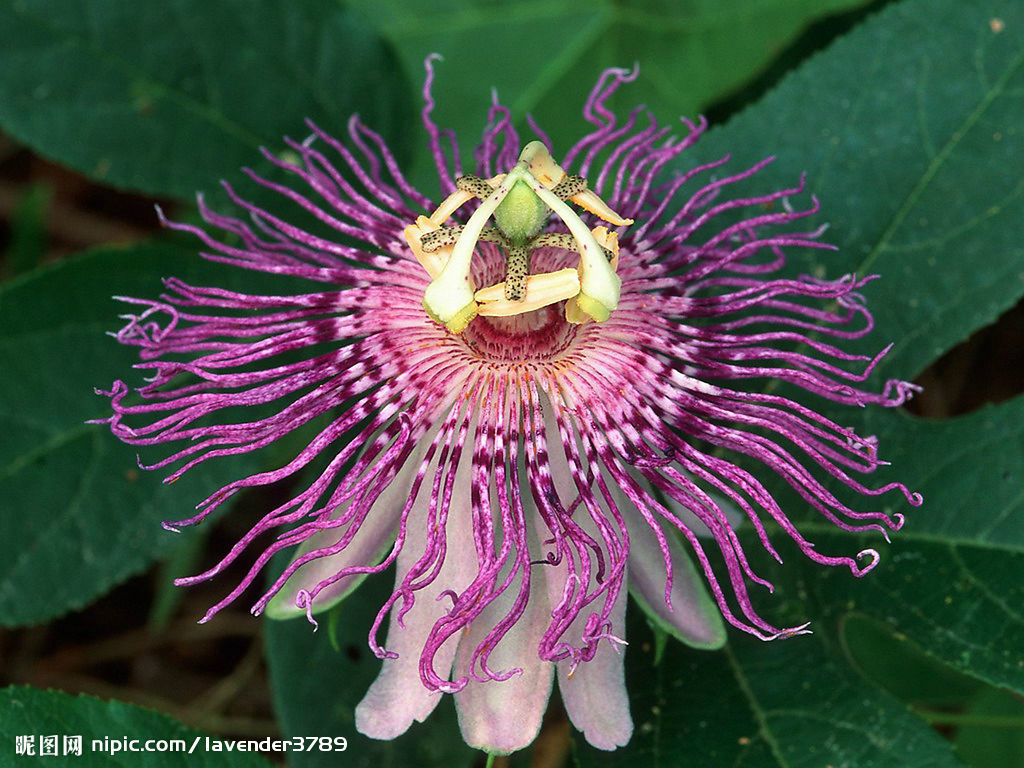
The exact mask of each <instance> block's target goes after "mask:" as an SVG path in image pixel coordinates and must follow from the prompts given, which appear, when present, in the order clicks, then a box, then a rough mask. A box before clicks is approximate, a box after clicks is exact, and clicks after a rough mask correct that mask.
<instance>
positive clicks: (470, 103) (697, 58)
mask: <svg viewBox="0 0 1024 768" xmlns="http://www.w3.org/2000/svg"><path fill="white" fill-rule="evenodd" d="M863 4H864V0H769V1H768V2H757V3H752V2H748V1H747V0H727V2H721V0H717V1H716V0H698V1H697V2H687V3H678V2H663V1H662V2H659V0H640V1H638V2H631V3H625V2H621V0H600V1H599V2H590V3H585V4H581V3H574V2H570V0H553V1H551V0H548V1H545V2H536V1H535V2H520V3H503V2H499V1H498V0H471V1H469V2H467V0H445V1H444V2H440V3H429V4H426V3H421V2H416V0H385V2H378V1H377V0H372V2H371V0H354V2H352V3H351V5H352V7H353V8H356V9H358V10H361V11H362V13H363V14H364V16H365V18H366V19H367V21H368V22H370V23H371V24H374V25H375V26H377V28H378V29H380V30H381V31H382V32H383V34H384V35H385V36H386V37H387V38H388V39H389V40H391V41H392V43H393V44H394V46H395V49H396V50H397V51H398V53H399V56H400V57H401V60H402V63H403V65H404V66H405V71H406V74H407V76H408V78H409V79H410V80H412V82H419V81H420V80H421V79H422V77H423V71H424V70H423V60H424V58H425V57H426V56H427V55H428V54H431V53H440V54H442V55H443V56H444V62H442V63H439V64H438V65H437V80H436V83H437V86H436V89H435V97H436V98H437V102H438V104H437V113H436V115H435V118H436V119H437V121H438V123H439V124H440V125H442V126H444V127H451V128H454V129H455V132H456V135H458V136H459V137H460V138H461V140H462V142H463V146H464V148H466V149H467V150H468V148H469V147H470V146H472V145H473V144H475V142H476V141H477V140H478V138H479V136H480V134H481V131H482V130H483V127H484V117H485V115H486V112H487V108H488V107H489V106H490V101H489V99H490V88H491V87H494V88H495V89H496V90H497V92H498V93H499V95H500V96H501V97H502V98H503V100H504V102H505V103H507V104H509V105H510V107H511V109H512V113H513V119H514V120H516V121H517V123H519V124H522V121H523V118H524V116H525V115H526V114H527V113H532V114H533V115H534V117H536V118H537V119H538V121H539V122H540V124H541V125H542V126H543V127H544V129H545V130H546V131H547V132H548V133H549V135H550V136H551V138H552V140H553V141H554V144H555V147H556V150H560V151H564V150H565V148H567V147H568V146H570V145H571V144H573V143H575V141H576V140H577V139H578V138H579V137H580V135H581V128H582V126H583V125H584V123H583V122H582V120H581V119H580V116H579V115H580V112H579V110H580V108H581V107H582V105H583V102H584V100H585V98H586V95H587V93H588V92H589V90H590V89H591V88H592V87H593V84H594V82H595V80H596V78H597V76H598V74H599V73H600V72H601V70H602V69H604V68H606V67H632V66H633V64H634V63H639V64H640V77H639V80H638V81H637V83H636V85H635V86H634V87H632V88H631V89H630V90H629V91H628V93H624V94H623V95H622V97H621V98H617V99H616V100H615V101H616V106H618V107H620V108H624V109H626V110H628V109H629V108H631V107H633V106H635V105H636V104H638V103H643V104H646V105H647V106H648V107H650V108H651V109H653V110H654V111H655V113H657V114H659V116H660V117H661V118H662V119H664V120H674V119H675V117H676V116H677V115H680V114H688V115H696V114H697V113H698V112H699V111H700V110H701V109H703V108H706V107H707V106H708V105H709V104H710V102H711V101H713V100H714V99H717V98H721V97H722V96H723V95H725V94H726V93H728V92H729V91H731V90H733V89H735V88H737V87H739V86H740V85H742V84H743V83H744V82H746V81H747V80H749V79H750V78H751V77H753V76H754V75H755V74H756V73H757V72H759V71H760V70H761V69H762V68H763V67H764V66H765V65H766V64H767V63H768V62H769V61H770V60H771V59H772V57H773V56H775V55H776V54H777V53H778V51H779V50H780V48H781V47H782V46H783V45H785V44H786V42H788V41H789V40H791V39H792V38H793V37H794V36H795V35H796V34H797V33H798V32H799V31H800V30H801V29H802V28H803V27H804V26H805V25H806V24H807V23H809V22H810V21H811V20H812V19H815V18H817V17H819V16H822V15H825V14H828V13H832V12H836V11H840V10H845V9H849V8H854V7H858V6H861V5H863ZM427 164H428V165H429V163H427ZM431 191H432V190H431Z"/></svg>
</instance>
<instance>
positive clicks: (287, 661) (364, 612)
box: [266, 574, 480, 768]
mask: <svg viewBox="0 0 1024 768" xmlns="http://www.w3.org/2000/svg"><path fill="white" fill-rule="evenodd" d="M390 587H391V576H390V574H389V575H387V576H376V577H373V578H371V579H369V580H368V581H367V583H366V584H364V585H363V586H362V587H360V589H359V592H358V593H357V594H356V595H354V596H353V597H350V598H349V599H348V600H346V601H345V603H344V606H343V607H342V608H339V609H337V610H336V612H335V614H334V616H333V618H331V619H324V618H321V620H320V630H319V632H316V633H314V632H313V627H312V626H311V625H310V624H309V623H308V622H306V621H304V620H303V619H293V620H291V621H267V622H266V632H267V635H266V637H267V644H266V648H267V662H268V664H269V666H270V679H271V683H272V686H273V690H274V707H275V709H276V710H277V715H278V718H279V719H280V721H281V728H282V730H283V731H284V733H285V735H287V736H298V735H302V734H310V733H324V734H338V733H340V734H344V735H345V736H346V737H348V740H349V744H350V753H349V754H348V755H346V762H345V765H352V766H359V768H399V767H400V766H410V767H412V766H421V765H444V766H448V768H460V767H463V768H469V767H470V766H472V765H474V764H475V761H476V758H477V757H479V756H480V755H479V753H477V752H474V751H473V750H471V749H470V748H469V747H467V746H466V745H465V744H464V743H463V742H462V739H461V737H460V736H459V735H458V728H457V726H456V724H455V710H454V708H453V707H452V703H451V701H450V700H448V699H450V697H445V699H446V700H445V701H442V702H441V704H440V706H439V707H438V708H437V710H436V711H435V712H434V713H433V714H432V715H431V716H430V719H429V720H428V721H427V723H425V724H422V725H421V724H418V723H417V724H414V725H413V727H412V728H411V729H409V731H408V732H407V733H406V734H404V735H403V736H400V737H399V738H397V739H395V740H393V741H375V740H373V739H369V738H367V737H365V736H363V735H362V734H360V733H358V732H357V731H356V729H355V716H354V712H355V707H356V704H358V703H359V700H360V699H362V697H363V695H364V694H365V693H366V690H367V689H368V688H369V687H370V683H372V682H373V679H374V678H375V677H376V676H377V672H378V671H379V670H380V662H379V661H378V660H377V659H376V658H375V657H374V656H373V654H371V653H370V649H369V647H368V646H367V644H366V636H367V632H368V631H369V629H370V626H371V625H372V624H373V617H374V616H375V615H376V613H377V610H378V609H379V608H380V606H381V605H382V604H383V603H384V601H385V600H386V599H387V597H388V595H389V594H390V591H389V589H390ZM328 621H330V624H328ZM311 670H313V673H312V674H311ZM291 760H292V762H291V763H290V765H291V766H292V768H310V767H312V766H333V765H337V760H336V758H335V757H332V756H331V755H324V754H318V753H315V752H310V753H306V754H303V755H293V756H292V758H291Z"/></svg>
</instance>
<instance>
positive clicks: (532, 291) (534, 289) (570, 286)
mask: <svg viewBox="0 0 1024 768" xmlns="http://www.w3.org/2000/svg"><path fill="white" fill-rule="evenodd" d="M579 292H580V275H579V272H578V271H577V270H575V269H572V268H571V267H570V268H567V269H560V270H558V271H557V272H543V273H541V274H539V275H530V276H529V277H528V278H526V293H525V294H524V295H523V298H522V300H520V301H509V300H508V299H506V298H505V284H504V283H498V284H497V285H492V286H490V287H488V288H482V289H481V290H479V291H477V292H476V300H477V302H479V307H478V308H477V311H478V312H479V313H480V314H481V315H485V316H489V317H507V316H509V315H519V314H522V313H523V312H529V311H531V310H534V309H540V308H541V307H546V306H548V305H549V304H557V303H558V302H559V301H564V300H565V299H569V298H572V297H573V296H575V295H576V294H577V293H579Z"/></svg>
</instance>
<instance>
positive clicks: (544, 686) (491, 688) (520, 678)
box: [455, 568, 554, 754]
mask: <svg viewBox="0 0 1024 768" xmlns="http://www.w3.org/2000/svg"><path fill="white" fill-rule="evenodd" d="M533 578H534V581H533V583H532V584H531V593H530V599H529V602H528V603H527V606H526V610H525V611H524V612H523V615H522V616H520V617H519V619H518V621H516V623H515V624H514V625H513V626H512V628H511V629H510V630H509V631H508V634H506V635H505V637H504V638H503V639H502V640H501V642H500V643H498V645H497V646H496V647H495V649H494V650H493V651H492V652H491V655H490V657H489V659H488V667H489V668H490V669H491V670H493V671H494V672H504V671H507V670H510V669H515V668H520V669H522V672H521V673H520V674H518V675H515V676H513V677H511V678H510V679H508V680H504V681H493V680H492V681H487V682H478V681H476V680H470V681H469V684H468V685H467V686H466V687H465V688H464V689H462V690H461V691H459V692H458V693H456V694H455V709H456V711H457V712H458V714H459V727H460V728H461V729H462V737H463V738H464V739H465V741H466V743H467V744H468V745H469V746H471V747H473V748H474V749H482V750H484V751H485V752H490V753H493V754H508V753H509V752H515V751H516V750H519V749H523V748H524V747H527V746H529V745H530V744H531V743H532V742H533V740H534V739H535V738H536V737H537V733H538V732H539V731H540V725H541V720H543V718H544V710H545V709H546V708H547V703H548V698H549V697H550V695H551V685H552V678H553V675H552V673H553V672H554V665H553V664H551V663H550V662H547V661H542V660H541V659H540V658H539V657H538V656H537V647H538V645H539V644H540V639H541V636H542V635H543V634H544V630H545V629H547V625H548V621H549V619H550V612H551V605H550V603H548V599H547V593H546V585H545V583H544V578H543V575H542V573H541V571H540V570H539V569H537V568H535V569H534V576H533ZM517 591H518V590H517V585H513V586H512V587H510V588H509V589H507V590H506V591H505V592H504V593H502V594H501V595H500V596H498V597H497V598H496V599H495V600H494V602H492V603H491V604H490V605H489V606H487V608H486V609H484V611H483V613H481V614H480V616H479V617H478V618H477V619H476V620H475V621H474V622H473V624H472V625H471V626H470V628H469V631H468V632H467V633H466V634H465V635H463V637H462V639H461V640H460V641H459V653H458V656H457V657H456V662H455V669H456V670H457V671H458V674H464V673H465V672H466V671H467V670H468V669H469V665H470V660H471V658H472V655H473V651H475V650H476V648H477V646H478V645H479V644H480V642H481V641H483V639H484V637H485V636H486V635H487V633H488V632H489V631H490V630H491V629H492V628H493V627H494V625H495V624H496V623H497V622H499V621H500V620H501V619H502V618H503V617H504V616H505V615H506V614H507V613H508V611H509V610H510V609H511V608H512V604H513V603H514V602H515V598H516V594H517Z"/></svg>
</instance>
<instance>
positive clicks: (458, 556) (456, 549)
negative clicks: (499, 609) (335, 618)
mask: <svg viewBox="0 0 1024 768" xmlns="http://www.w3.org/2000/svg"><path fill="white" fill-rule="evenodd" d="M473 442H474V441H473V430H472V429H471V431H470V433H469V436H468V437H467V440H466V445H467V450H464V451H463V454H462V457H461V461H460V463H459V469H458V472H457V473H456V477H455V486H454V488H453V491H452V502H451V505H450V508H449V510H448V520H447V524H446V527H445V531H446V536H447V544H448V548H447V552H446V554H445V559H444V564H443V565H442V567H441V570H440V573H439V574H438V575H437V578H435V579H434V581H433V582H432V583H431V584H429V585H428V586H426V587H424V588H423V589H420V590H418V591H417V592H416V602H415V605H414V606H413V607H412V609H411V610H410V611H409V612H408V613H406V614H405V617H404V623H405V627H404V628H402V627H400V626H399V625H398V621H397V613H398V610H397V609H398V608H400V607H401V601H399V603H398V605H397V606H396V610H393V611H392V612H391V617H390V626H389V628H388V636H387V643H386V644H385V648H386V649H387V650H388V651H392V652H395V653H397V654H398V658H396V659H385V660H384V662H383V665H382V667H381V671H380V674H379V675H378V676H377V679H376V680H374V682H373V684H372V685H371V686H370V689H369V690H368V691H367V692H366V696H364V697H363V700H362V701H361V702H359V705H358V706H357V707H356V713H355V714H356V729H357V730H358V731H359V732H360V733H362V734H363V735H365V736H369V737H370V738H374V739H393V738H395V737H396V736H400V735H401V734H403V733H405V731H406V730H408V728H409V726H410V725H412V724H413V722H414V721H419V722H422V721H423V720H425V719H426V718H427V716H428V715H429V714H430V713H431V712H432V711H433V710H434V707H436V706H437V704H438V702H439V701H440V700H441V696H442V694H441V693H440V692H439V691H431V690H429V689H428V688H427V687H426V686H425V685H424V684H423V681H422V680H421V679H420V673H419V663H420V655H421V652H422V651H423V646H424V644H425V642H426V639H427V636H428V635H429V634H430V630H431V629H432V628H433V626H434V623H435V622H436V621H437V620H438V619H439V618H441V617H442V616H443V615H444V614H445V613H447V612H448V609H449V608H450V606H451V601H450V600H448V599H447V598H444V599H441V600H438V599H437V597H438V595H440V594H441V593H442V592H444V591H445V590H449V589H450V590H454V591H455V592H461V591H463V590H464V589H465V588H466V587H467V586H468V585H469V583H470V582H471V581H472V580H473V578H474V577H475V576H476V574H477V571H478V569H479V567H478V563H477V557H476V551H475V550H474V548H473V545H472V539H471V537H470V536H469V534H468V532H469V531H472V530H473V520H472V515H471V512H470V459H471V454H472V445H473ZM435 464H436V461H435ZM432 468H433V465H432ZM433 476H434V472H432V471H428V473H427V476H426V479H425V480H424V483H423V486H421V488H420V492H419V494H418V495H417V498H416V502H415V504H414V506H413V509H412V511H411V512H410V514H409V521H408V525H407V538H406V541H405V544H404V546H403V547H402V551H401V552H400V553H399V555H398V561H397V575H396V582H395V583H396V584H401V582H402V579H403V578H404V577H405V575H406V573H408V571H409V569H410V567H411V566H412V565H413V564H414V563H415V562H416V561H417V560H419V559H420V557H421V556H422V555H423V553H424V551H425V549H426V543H427V527H428V526H427V508H428V505H429V503H430V495H431V492H432V484H431V482H429V481H430V479H431V478H432V477H433ZM457 641H458V638H457V637H452V638H449V640H448V642H446V643H445V644H444V645H443V646H442V647H441V648H440V650H439V651H438V652H437V654H436V656H435V657H434V668H435V670H436V671H437V674H438V675H439V676H441V677H442V678H444V677H446V676H447V675H448V673H449V672H450V671H451V666H452V661H453V660H454V658H455V652H456V649H457V644H458V643H457Z"/></svg>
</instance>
